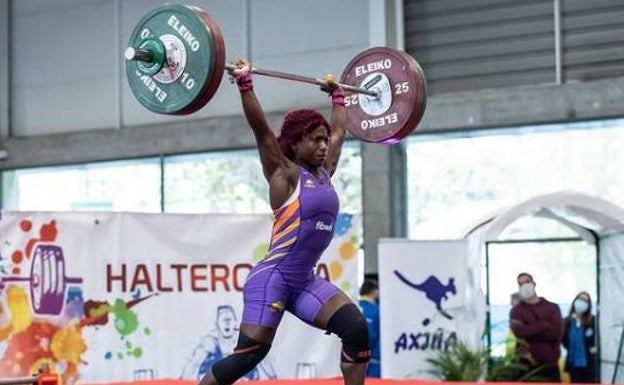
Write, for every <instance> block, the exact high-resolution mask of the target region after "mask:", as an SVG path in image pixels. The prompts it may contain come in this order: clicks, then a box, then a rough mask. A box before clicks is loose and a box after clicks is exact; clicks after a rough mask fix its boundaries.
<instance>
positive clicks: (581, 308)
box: [574, 298, 589, 314]
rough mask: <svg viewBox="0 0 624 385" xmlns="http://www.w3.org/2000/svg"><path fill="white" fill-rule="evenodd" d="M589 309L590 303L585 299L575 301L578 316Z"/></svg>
mask: <svg viewBox="0 0 624 385" xmlns="http://www.w3.org/2000/svg"><path fill="white" fill-rule="evenodd" d="M588 309H589V303H587V301H585V300H584V299H580V298H577V299H576V300H575V301H574V311H575V312H577V313H578V314H583V313H585V312H586V311H587V310H588Z"/></svg>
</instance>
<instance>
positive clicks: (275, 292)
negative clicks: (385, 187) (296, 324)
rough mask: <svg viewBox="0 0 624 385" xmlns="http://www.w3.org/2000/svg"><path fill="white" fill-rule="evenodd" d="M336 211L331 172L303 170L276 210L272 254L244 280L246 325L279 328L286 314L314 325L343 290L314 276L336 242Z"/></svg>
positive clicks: (336, 204) (336, 199)
mask: <svg viewBox="0 0 624 385" xmlns="http://www.w3.org/2000/svg"><path fill="white" fill-rule="evenodd" d="M338 208H339V202H338V195H337V194H336V191H335V190H334V187H333V186H332V184H331V179H330V176H329V174H328V173H327V171H326V170H325V169H323V170H322V177H321V178H320V179H319V178H317V177H316V176H315V175H313V174H311V173H310V172H308V171H307V170H305V169H304V168H301V167H300V168H299V183H298V185H297V188H296V189H295V192H294V193H293V194H292V196H291V197H290V198H289V199H288V201H286V203H284V204H283V205H282V207H280V208H279V209H277V210H274V216H275V222H274V224H273V231H272V234H271V245H270V246H269V252H268V254H267V256H266V257H265V258H264V259H263V260H261V261H260V262H259V263H258V264H257V265H256V266H255V267H254V268H253V269H252V270H251V272H250V273H249V277H248V278H247V281H246V282H245V287H244V289H243V298H244V302H245V307H244V310H243V322H244V323H248V324H252V325H261V326H268V327H274V328H276V327H277V326H278V325H279V323H280V321H281V319H282V316H283V314H284V310H288V311H289V312H291V313H292V314H294V315H295V316H297V317H298V318H300V319H301V320H303V321H305V322H307V323H309V324H313V322H314V318H315V317H316V314H317V313H318V311H319V310H320V308H321V306H322V305H323V304H324V303H326V302H327V301H328V300H329V299H330V298H331V297H333V296H334V294H336V293H337V292H338V291H339V289H338V288H337V287H335V286H334V285H333V284H332V283H330V282H328V281H326V280H324V279H322V278H320V277H318V276H316V275H315V274H314V266H315V265H316V263H317V262H318V260H319V258H320V257H321V254H322V253H323V251H325V249H326V248H327V246H329V243H330V242H331V240H332V237H333V234H334V226H335V222H336V216H337V215H338Z"/></svg>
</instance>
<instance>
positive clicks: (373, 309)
mask: <svg viewBox="0 0 624 385" xmlns="http://www.w3.org/2000/svg"><path fill="white" fill-rule="evenodd" d="M358 306H359V307H360V309H362V314H364V318H366V323H367V324H368V342H369V344H370V348H371V360H373V361H375V360H376V361H377V362H379V359H380V357H381V348H380V340H379V305H377V304H376V303H373V302H370V301H367V300H365V299H361V300H359V301H358Z"/></svg>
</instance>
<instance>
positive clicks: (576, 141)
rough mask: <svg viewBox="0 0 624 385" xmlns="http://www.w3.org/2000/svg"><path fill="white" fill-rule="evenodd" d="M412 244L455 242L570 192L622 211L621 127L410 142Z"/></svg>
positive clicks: (565, 127)
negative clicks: (511, 208)
mask: <svg viewBox="0 0 624 385" xmlns="http://www.w3.org/2000/svg"><path fill="white" fill-rule="evenodd" d="M406 151H407V159H408V179H407V184H408V197H409V202H408V221H409V222H408V223H409V235H410V237H411V238H414V239H442V238H457V237H459V236H460V235H461V234H462V233H463V232H464V231H465V230H467V229H468V228H469V227H470V226H471V225H473V224H474V223H476V222H477V221H479V219H481V218H483V217H484V216H486V215H487V214H488V213H491V212H492V211H493V210H497V209H500V208H502V207H505V206H508V205H512V204H516V203H519V202H521V201H523V200H525V199H528V198H531V197H533V196H536V195H541V194H546V193H551V192H555V191H560V190H572V191H577V192H582V193H585V194H589V195H593V196H597V197H600V198H603V199H606V200H609V201H611V202H613V203H615V204H619V205H621V206H622V205H624V194H622V192H624V178H621V170H623V169H624V156H622V154H624V120H607V121H595V122H583V123H574V124H562V125H548V126H539V127H524V128H519V129H506V130H487V131H479V132H464V133H461V134H446V135H428V136H424V135H423V136H420V137H415V138H411V139H409V140H407V143H406Z"/></svg>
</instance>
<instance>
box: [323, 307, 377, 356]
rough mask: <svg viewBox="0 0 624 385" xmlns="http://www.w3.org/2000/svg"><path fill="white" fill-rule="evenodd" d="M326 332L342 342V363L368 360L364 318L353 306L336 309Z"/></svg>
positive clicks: (366, 329)
mask: <svg viewBox="0 0 624 385" xmlns="http://www.w3.org/2000/svg"><path fill="white" fill-rule="evenodd" d="M327 331H328V332H330V333H334V334H336V335H337V336H338V337H340V339H341V340H342V353H341V360H342V362H357V363H365V362H368V361H369V360H370V355H371V352H370V347H369V345H368V326H367V324H366V318H364V315H362V312H361V311H360V309H358V307H357V306H355V304H352V303H349V304H346V305H344V306H342V307H341V308H340V309H338V310H337V311H336V312H335V313H334V315H332V316H331V318H330V319H329V322H328V323H327Z"/></svg>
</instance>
